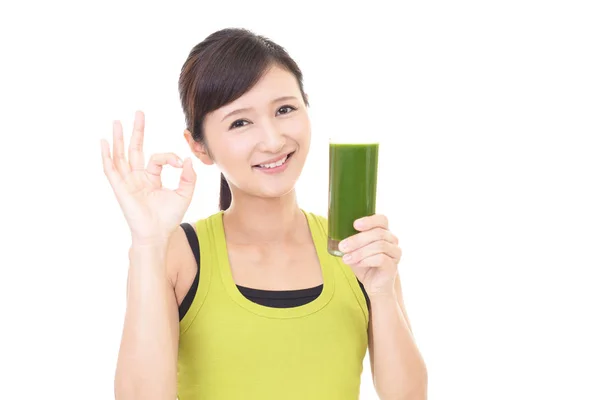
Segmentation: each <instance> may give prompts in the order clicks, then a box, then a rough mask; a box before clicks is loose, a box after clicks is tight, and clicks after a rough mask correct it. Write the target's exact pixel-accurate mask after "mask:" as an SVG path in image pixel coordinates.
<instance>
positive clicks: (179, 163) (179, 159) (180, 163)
mask: <svg viewBox="0 0 600 400" xmlns="http://www.w3.org/2000/svg"><path fill="white" fill-rule="evenodd" d="M177 165H179V166H180V167H181V166H182V165H183V161H181V158H178V159H177Z"/></svg>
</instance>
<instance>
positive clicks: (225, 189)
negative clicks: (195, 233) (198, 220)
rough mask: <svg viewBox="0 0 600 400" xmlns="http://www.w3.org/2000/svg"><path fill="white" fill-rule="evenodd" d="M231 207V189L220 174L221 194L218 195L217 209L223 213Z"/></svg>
mask: <svg viewBox="0 0 600 400" xmlns="http://www.w3.org/2000/svg"><path fill="white" fill-rule="evenodd" d="M230 205H231V189H229V184H228V183H227V180H226V179H225V176H223V174H221V193H220V195H219V209H220V210H221V211H225V210H227V209H228V208H229V206H230Z"/></svg>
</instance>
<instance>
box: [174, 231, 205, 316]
mask: <svg viewBox="0 0 600 400" xmlns="http://www.w3.org/2000/svg"><path fill="white" fill-rule="evenodd" d="M181 227H182V228H183V230H184V231H185V235H186V236H187V240H188V242H189V243H190V247H191V248H192V252H193V253H194V257H195V258H196V265H198V270H197V271H196V277H195V278H194V282H193V283H192V286H191V287H190V290H189V291H188V292H187V294H186V295H185V297H184V298H183V301H182V302H181V305H180V306H179V321H181V320H182V319H183V317H184V316H185V314H186V313H187V312H188V310H189V309H190V307H191V306H192V301H194V297H195V296H196V292H197V291H198V282H199V281H200V245H199V244H198V236H197V235H196V231H194V228H193V227H192V225H190V224H189V223H187V222H184V223H182V224H181Z"/></svg>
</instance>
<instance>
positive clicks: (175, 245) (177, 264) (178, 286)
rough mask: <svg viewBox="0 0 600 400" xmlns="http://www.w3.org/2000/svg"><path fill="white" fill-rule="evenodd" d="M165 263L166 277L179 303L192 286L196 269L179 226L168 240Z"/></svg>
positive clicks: (193, 225) (184, 235)
mask: <svg viewBox="0 0 600 400" xmlns="http://www.w3.org/2000/svg"><path fill="white" fill-rule="evenodd" d="M190 225H191V226H192V227H193V228H194V230H195V229H196V226H195V224H194V223H190ZM166 265H167V277H168V279H169V282H170V283H171V285H172V286H173V288H174V290H175V297H176V298H177V304H178V305H180V304H181V302H182V301H183V298H184V297H185V295H186V294H187V292H188V291H189V289H190V287H191V286H192V283H193V282H194V278H195V277H196V272H197V270H198V266H197V265H196V258H195V257H194V253H193V252H192V248H191V247H190V244H189V241H188V239H187V236H186V234H185V231H184V230H183V228H182V227H181V226H179V227H178V228H177V229H176V230H175V232H173V235H172V236H171V239H170V240H169V247H168V250H167V260H166Z"/></svg>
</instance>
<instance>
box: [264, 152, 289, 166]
mask: <svg viewBox="0 0 600 400" xmlns="http://www.w3.org/2000/svg"><path fill="white" fill-rule="evenodd" d="M287 158H288V156H287V155H286V156H285V157H283V158H282V159H281V160H279V161H276V162H274V163H270V164H259V165H258V166H259V167H261V168H275V167H279V166H281V165H283V163H284V162H285V160H287Z"/></svg>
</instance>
